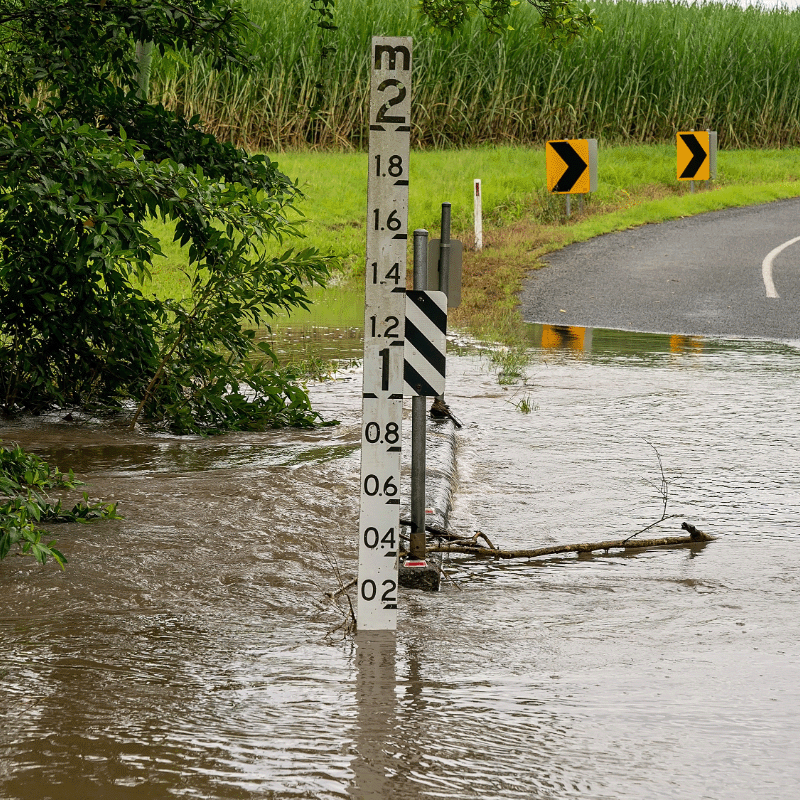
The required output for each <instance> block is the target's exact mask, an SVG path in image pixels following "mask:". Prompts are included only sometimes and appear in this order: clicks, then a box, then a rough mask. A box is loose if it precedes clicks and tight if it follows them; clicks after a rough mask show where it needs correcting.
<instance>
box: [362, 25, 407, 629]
mask: <svg viewBox="0 0 800 800" xmlns="http://www.w3.org/2000/svg"><path fill="white" fill-rule="evenodd" d="M370 71H371V79H370V104H369V123H370V124H369V177H368V181H369V183H368V189H367V208H368V217H369V218H368V220H367V252H366V265H367V268H366V282H365V283H366V289H365V305H364V397H363V403H362V414H363V420H362V426H361V504H360V509H359V537H358V538H359V551H358V628H359V630H394V629H395V628H396V627H397V550H398V544H399V541H398V539H397V537H395V531H399V530H400V497H399V493H400V492H399V485H400V456H401V450H400V448H401V439H402V436H401V425H402V420H403V344H404V340H403V330H404V322H405V274H406V244H407V240H408V158H409V138H410V131H411V102H410V98H411V39H410V38H408V37H384V36H376V37H374V38H373V39H372V49H371V51H370Z"/></svg>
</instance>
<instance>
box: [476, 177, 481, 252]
mask: <svg viewBox="0 0 800 800" xmlns="http://www.w3.org/2000/svg"><path fill="white" fill-rule="evenodd" d="M474 183H475V249H476V250H477V251H478V252H480V251H481V250H483V208H482V206H481V179H480V178H475V182H474Z"/></svg>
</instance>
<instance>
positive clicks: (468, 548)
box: [427, 522, 716, 558]
mask: <svg viewBox="0 0 800 800" xmlns="http://www.w3.org/2000/svg"><path fill="white" fill-rule="evenodd" d="M681 527H682V528H683V529H684V530H685V531H687V532H688V533H689V535H688V536H663V537H661V538H659V539H638V540H636V541H631V540H630V538H628V539H613V540H610V541H607V542H597V543H595V544H556V545H551V546H550V547H537V548H535V549H533V550H501V549H499V548H496V547H483V546H482V545H479V544H477V542H476V543H475V544H464V543H452V544H439V545H432V546H429V547H428V548H427V549H428V552H429V553H466V554H469V555H474V556H486V557H493V558H537V557H539V556H551V555H555V554H557V553H591V552H593V551H595V550H605V551H606V552H608V551H609V550H618V549H623V550H641V549H642V548H644V547H665V546H669V545H677V544H696V543H698V542H711V541H713V540H714V539H715V538H716V537H714V536H711V535H710V534H707V533H703V531H701V530H698V529H697V528H695V527H694V525H690V524H689V523H688V522H684V523H683V525H681Z"/></svg>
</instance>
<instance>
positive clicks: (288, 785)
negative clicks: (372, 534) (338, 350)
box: [0, 327, 800, 800]
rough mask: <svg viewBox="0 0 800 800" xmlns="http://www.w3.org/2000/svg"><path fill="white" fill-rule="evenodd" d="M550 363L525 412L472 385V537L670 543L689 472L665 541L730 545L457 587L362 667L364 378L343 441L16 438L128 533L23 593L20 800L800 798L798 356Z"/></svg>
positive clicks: (462, 397)
mask: <svg viewBox="0 0 800 800" xmlns="http://www.w3.org/2000/svg"><path fill="white" fill-rule="evenodd" d="M531 337H532V346H531V350H530V353H531V356H532V361H531V363H530V364H529V366H528V367H527V383H526V384H524V385H523V384H519V383H517V384H514V385H511V386H509V387H504V386H501V385H499V384H498V381H497V375H496V372H495V370H494V369H493V367H492V366H491V363H490V361H489V359H488V358H487V357H486V355H485V354H482V353H480V352H476V351H475V350H471V349H470V348H462V350H461V354H460V355H452V356H451V358H450V360H449V366H448V370H449V373H448V401H449V402H450V404H451V407H452V408H453V410H454V411H455V412H456V413H457V415H458V416H459V417H460V418H461V419H462V421H463V422H464V427H463V429H462V430H461V431H459V434H458V437H459V438H458V470H459V483H460V485H459V489H458V491H457V493H456V495H455V505H454V509H453V513H452V515H451V526H452V527H453V528H455V529H458V530H461V531H464V532H469V531H473V530H482V531H484V532H485V533H487V534H488V535H489V536H490V537H491V539H492V540H493V541H494V542H495V544H498V545H503V546H507V547H523V546H526V547H534V546H538V545H545V544H551V543H557V542H566V543H569V542H582V541H600V540H603V539H608V538H618V537H620V536H624V535H628V534H630V533H633V532H634V531H636V530H638V529H640V528H642V527H644V526H645V525H647V524H649V523H650V522H652V521H654V520H655V519H657V518H658V517H660V516H661V513H662V508H663V502H662V499H661V496H660V495H659V491H658V488H659V485H660V484H661V478H662V475H661V471H660V468H659V465H658V459H657V457H656V450H657V452H658V454H659V455H660V457H661V460H662V463H663V469H664V474H665V476H666V478H667V479H668V481H669V496H668V506H667V513H668V514H679V515H683V516H681V517H678V518H676V519H674V520H670V521H668V522H666V523H664V525H662V526H661V527H660V528H659V530H661V531H663V532H664V533H678V532H679V526H680V523H681V521H683V520H684V519H686V520H688V521H689V522H692V523H694V524H695V525H697V526H698V527H699V528H701V529H703V530H706V531H708V532H709V533H713V534H715V535H717V536H718V537H719V538H718V540H717V541H715V542H712V543H710V544H707V545H696V546H687V547H679V548H673V549H661V550H649V551H643V552H638V553H636V554H626V555H619V554H614V553H613V552H612V554H610V555H606V554H601V555H595V556H593V557H584V558H576V557H574V556H564V557H554V558H551V559H548V560H545V561H540V562H538V563H519V562H504V563H496V562H485V561H476V560H469V559H466V560H463V559H456V558H452V559H451V560H450V561H448V562H446V564H445V566H446V569H447V572H448V573H449V576H450V578H451V580H446V581H445V582H444V584H443V589H442V591H441V592H440V593H438V594H435V595H431V594H421V593H415V592H410V591H406V592H404V593H402V594H401V597H400V612H399V629H398V631H397V633H396V634H389V635H387V636H384V637H380V636H376V637H374V639H373V640H371V641H363V640H362V638H361V637H360V636H357V637H356V638H355V640H353V639H352V638H345V639H343V638H342V636H341V633H335V634H333V635H331V636H326V634H327V633H328V632H329V631H330V630H331V629H332V628H334V627H335V626H336V625H337V624H338V623H339V621H340V619H341V617H340V615H339V612H338V611H336V610H335V609H333V608H332V607H331V606H330V605H328V604H326V603H325V602H324V601H323V599H322V598H323V591H325V590H327V589H330V588H332V587H334V586H335V585H336V579H335V577H334V575H333V570H334V568H336V567H338V569H340V570H341V573H342V574H343V575H344V576H350V575H353V574H355V569H356V551H357V548H356V527H357V517H358V514H357V504H358V470H359V453H358V444H359V415H360V400H359V393H360V385H361V384H360V381H361V377H360V374H359V373H358V370H357V369H351V370H350V371H348V372H345V373H344V374H343V375H340V376H339V378H338V379H337V380H331V381H328V382H326V383H323V384H320V385H317V386H315V387H314V390H313V393H314V396H315V398H316V402H317V405H318V408H319V409H320V410H321V411H322V412H323V413H324V414H325V415H326V416H328V417H335V418H337V419H339V420H341V423H342V424H341V425H340V426H338V427H335V428H325V429H320V430H317V431H312V432H296V431H288V432H287V431H278V432H269V433H264V434H258V435H254V434H241V435H232V436H225V437H220V438H208V439H201V438H175V437H170V436H160V435H153V434H144V433H135V434H130V433H127V432H125V431H116V430H110V429H108V428H106V427H103V426H101V425H99V424H98V425H95V424H92V423H85V424H82V425H76V424H75V423H67V422H63V421H61V420H59V419H57V418H56V419H45V420H41V419H40V420H38V421H36V422H35V424H34V423H30V422H19V423H14V424H6V425H4V426H3V427H2V428H1V429H0V436H2V438H3V439H5V440H7V441H8V440H16V441H19V442H20V443H21V444H23V445H25V446H28V447H30V448H31V449H33V450H35V451H36V452H37V453H39V454H41V455H43V456H46V457H47V458H49V459H51V460H52V461H54V462H55V463H57V464H59V465H61V466H62V467H69V466H72V467H73V468H74V469H75V470H76V472H78V473H79V474H80V476H81V477H82V478H83V479H84V480H86V481H87V482H88V483H89V484H90V490H91V493H92V496H97V497H102V498H107V499H116V500H118V501H119V503H120V510H121V512H122V513H123V514H124V515H125V519H124V520H121V521H118V522H111V523H101V524H96V525H91V526H83V527H79V526H69V527H66V528H61V529H60V530H59V541H60V544H61V546H62V549H63V550H64V551H65V552H66V554H67V557H68V558H69V559H70V563H69V565H68V568H67V571H66V572H65V573H61V572H60V571H59V570H58V569H57V568H56V567H54V566H52V565H51V566H49V567H47V568H44V569H43V568H40V567H38V566H35V565H33V564H31V563H28V562H27V561H25V560H23V559H10V560H8V561H6V562H4V563H3V564H2V566H0V591H2V596H3V601H4V602H3V607H2V611H0V645H1V648H0V690H1V691H2V694H1V695H0V797H2V798H4V799H5V800H12V799H13V800H45V799H46V798H54V799H55V798H57V799H58V800H62V799H64V800H65V799H66V798H70V799H72V798H104V799H105V798H109V799H111V800H114V799H115V798H123V799H124V798H137V799H138V798H147V799H148V800H149V799H150V798H170V797H176V798H219V799H220V800H227V799H228V798H231V799H233V798H247V799H249V798H276V799H277V798H280V799H281V800H282V799H283V798H287V799H288V798H320V799H324V800H327V799H328V798H389V797H392V798H398V800H412V799H413V798H566V797H575V798H589V799H591V800H601V799H602V800H627V799H630V800H641V798H694V799H695V800H699V799H700V798H714V799H715V800H716V799H717V798H719V799H720V800H722V799H724V800H738V799H740V798H741V800H745V799H747V800H750V799H751V798H754V797H762V798H770V799H772V800H775V799H778V798H786V799H787V800H788V799H789V798H792V799H794V798H796V797H798V796H800V635H798V634H800V621H799V620H800V600H799V599H798V598H799V597H800V550H798V540H799V539H800V492H798V488H799V487H798V474H800V446H799V445H800V439H799V438H798V437H799V434H800V411H798V400H797V394H798V393H797V389H798V380H797V375H798V368H799V367H800V349H799V348H798V345H797V344H793V343H771V342H760V341H712V340H707V339H687V338H679V337H672V338H671V337H665V336H653V335H637V334H622V333H614V332H611V331H599V330H595V331H582V330H572V331H567V330H563V329H548V328H544V329H543V328H541V327H532V328H531ZM329 338H330V337H329ZM344 341H347V340H346V339H345V340H344ZM351 345H352V350H353V353H357V352H358V349H359V347H360V345H358V342H357V341H355V342H351ZM344 346H345V347H347V346H348V345H344ZM453 349H454V350H455V348H453ZM522 400H525V401H526V402H528V403H529V404H530V406H531V407H532V410H531V412H530V413H528V414H523V413H521V412H520V411H519V410H518V408H517V406H518V405H519V404H520V401H522ZM651 445H652V446H651ZM654 448H655V449H654Z"/></svg>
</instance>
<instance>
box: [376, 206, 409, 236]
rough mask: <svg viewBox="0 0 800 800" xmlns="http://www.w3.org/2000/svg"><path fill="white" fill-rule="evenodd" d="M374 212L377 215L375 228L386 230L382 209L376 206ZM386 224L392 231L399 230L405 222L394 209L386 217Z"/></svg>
mask: <svg viewBox="0 0 800 800" xmlns="http://www.w3.org/2000/svg"><path fill="white" fill-rule="evenodd" d="M372 213H373V215H374V217H375V230H376V231H382V230H384V227H383V226H382V225H381V210H380V209H379V208H376V209H375V210H374V211H373V212H372ZM385 226H386V228H388V229H389V230H390V231H399V230H400V228H402V227H403V223H402V221H401V220H400V217H398V216H397V211H392V212H391V213H390V214H389V216H388V217H387V218H386V223H385Z"/></svg>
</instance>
